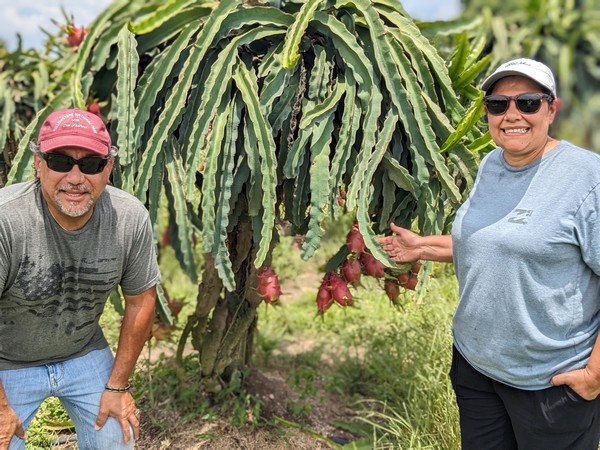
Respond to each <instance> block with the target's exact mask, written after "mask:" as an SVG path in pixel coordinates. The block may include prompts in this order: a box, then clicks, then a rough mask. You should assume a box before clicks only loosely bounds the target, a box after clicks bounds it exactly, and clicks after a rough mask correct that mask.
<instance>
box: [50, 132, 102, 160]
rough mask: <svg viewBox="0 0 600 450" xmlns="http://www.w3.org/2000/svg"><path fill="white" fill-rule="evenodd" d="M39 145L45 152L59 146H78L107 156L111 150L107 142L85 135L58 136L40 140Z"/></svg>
mask: <svg viewBox="0 0 600 450" xmlns="http://www.w3.org/2000/svg"><path fill="white" fill-rule="evenodd" d="M39 145H40V150H41V151H42V152H43V153H47V152H50V151H52V150H56V149H59V148H65V147H76V148H81V149H83V150H90V151H92V152H94V153H98V154H99V155H100V156H106V155H108V150H109V149H108V145H107V144H106V143H104V142H101V141H99V140H97V139H90V138H87V137H84V136H56V137H52V138H48V139H45V140H43V141H41V142H39Z"/></svg>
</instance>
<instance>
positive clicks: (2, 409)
mask: <svg viewBox="0 0 600 450" xmlns="http://www.w3.org/2000/svg"><path fill="white" fill-rule="evenodd" d="M13 436H17V437H18V438H21V439H25V430H23V424H22V423H21V421H20V420H19V418H18V417H17V415H16V414H15V411H14V410H13V409H12V408H11V407H10V406H9V405H4V406H0V450H7V449H8V445H9V444H10V441H11V439H12V437H13Z"/></svg>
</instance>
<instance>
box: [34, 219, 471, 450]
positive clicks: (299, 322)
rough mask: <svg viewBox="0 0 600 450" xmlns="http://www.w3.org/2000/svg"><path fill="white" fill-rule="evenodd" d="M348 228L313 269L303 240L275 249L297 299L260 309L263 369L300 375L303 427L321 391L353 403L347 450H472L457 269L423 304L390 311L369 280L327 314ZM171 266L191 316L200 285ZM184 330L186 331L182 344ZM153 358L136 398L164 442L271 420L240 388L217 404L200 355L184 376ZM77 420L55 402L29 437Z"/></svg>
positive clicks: (417, 301) (448, 269) (294, 379)
mask: <svg viewBox="0 0 600 450" xmlns="http://www.w3.org/2000/svg"><path fill="white" fill-rule="evenodd" d="M336 225H337V226H335V227H329V228H328V230H329V231H328V233H327V234H326V235H325V237H324V245H323V247H322V248H321V249H320V250H319V252H318V253H317V255H315V257H313V258H312V259H311V260H310V261H309V262H305V261H302V260H301V258H300V256H299V253H300V252H299V251H298V249H297V247H295V246H294V245H293V238H291V237H283V238H282V239H281V242H280V244H279V245H278V246H277V248H276V249H275V252H274V255H273V265H274V266H275V267H276V269H277V270H278V272H279V274H280V278H281V280H282V282H283V283H285V286H286V287H287V292H286V294H285V295H284V296H283V297H282V299H281V302H280V303H281V304H280V305H279V306H277V307H273V306H268V305H261V306H260V308H259V325H258V333H257V337H256V341H255V350H254V360H253V361H254V362H253V365H254V367H255V368H258V369H259V370H265V371H268V370H270V369H271V368H273V367H276V366H279V367H286V368H287V369H288V370H287V377H288V378H287V380H286V381H287V383H288V385H289V386H290V387H291V388H293V389H294V390H295V391H296V392H297V393H298V394H299V397H298V400H295V401H293V402H291V401H290V404H289V405H287V406H288V409H289V410H291V411H293V412H294V413H295V416H296V417H298V420H299V421H300V422H301V420H302V417H306V416H308V415H309V414H310V413H311V405H310V403H309V402H308V401H305V400H306V399H307V398H308V397H310V396H312V395H315V394H317V392H318V389H325V390H326V392H328V393H335V394H337V395H340V396H342V397H343V398H345V399H346V400H347V402H348V403H349V404H351V405H352V406H353V408H354V410H355V412H356V420H355V421H353V422H352V423H350V422H348V423H344V424H338V425H339V426H342V427H345V428H347V429H348V430H350V431H352V432H353V433H354V434H355V435H357V436H359V439H358V440H357V441H356V442H355V443H353V444H351V445H348V446H346V447H345V448H352V449H363V448H364V449H367V448H376V449H388V448H389V449H391V448H394V449H436V450H440V449H441V450H455V449H458V448H460V438H459V431H458V415H457V410H456V406H455V402H454V394H453V392H452V389H451V386H450V382H449V378H448V376H447V373H448V371H449V367H450V358H451V334H450V325H451V316H452V313H453V311H454V308H455V304H456V298H457V288H456V282H455V279H454V275H453V272H452V266H450V265H444V264H439V265H434V266H433V271H432V272H433V275H432V276H431V277H430V279H429V283H428V284H427V289H426V290H425V291H424V292H423V293H422V294H421V295H416V294H415V293H414V292H412V291H410V292H403V293H402V294H401V297H400V300H399V302H398V303H397V304H391V303H390V301H389V300H388V299H387V297H386V296H385V293H384V291H383V288H382V284H381V283H379V282H378V281H377V280H374V279H372V278H367V277H363V282H362V286H361V287H358V288H353V289H352V293H353V295H354V299H355V301H354V303H353V306H351V307H347V308H341V307H338V306H337V305H334V307H332V308H331V309H330V310H329V311H327V312H326V314H325V315H324V316H318V315H317V314H316V304H315V295H316V291H317V288H318V284H319V283H320V277H321V276H322V274H321V273H318V271H317V268H318V267H320V266H322V265H323V264H324V263H325V261H326V260H327V258H328V257H329V256H331V255H332V254H333V253H335V251H337V249H338V248H339V245H341V242H343V239H344V236H345V231H344V230H347V229H348V227H349V222H348V221H347V220H346V221H342V222H341V224H340V223H338V224H336ZM171 261H173V259H172V258H168V255H167V257H165V258H164V260H163V261H162V265H163V266H165V265H166V267H165V268H163V280H164V282H165V284H166V286H167V287H168V288H169V292H170V293H171V295H172V297H173V296H177V297H180V296H181V297H185V298H186V301H187V303H186V306H185V307H184V310H183V312H182V315H181V316H182V317H185V316H186V315H187V314H188V313H190V312H191V311H192V310H193V308H194V306H195V301H196V300H195V287H194V286H191V285H190V284H189V283H188V282H187V281H185V279H184V278H183V277H182V276H181V273H180V271H178V270H177V268H176V267H173V262H171ZM311 273H312V278H311V277H310V275H311ZM301 276H302V278H301ZM307 276H308V278H306V277H307ZM307 280H310V281H307ZM313 284H314V285H313ZM173 293H175V295H173ZM102 323H103V326H104V328H105V330H106V331H107V333H106V334H107V338H108V339H109V341H110V342H111V343H112V344H113V346H114V343H116V339H117V337H118V324H119V317H118V315H117V314H116V313H115V312H114V310H113V309H112V308H111V307H110V306H107V309H106V312H105V315H104V316H103V318H102ZM178 333H179V330H177V329H176V331H175V334H174V336H173V337H172V338H171V341H172V342H176V338H177V335H178ZM298 342H305V343H306V342H308V343H309V344H310V345H308V346H306V348H304V349H303V350H302V351H300V352H296V353H294V354H290V353H286V352H285V351H283V350H282V349H284V347H285V346H286V345H289V344H293V343H298ZM142 356H143V361H141V362H140V364H138V369H137V372H136V374H135V377H134V382H135V385H136V386H137V389H136V393H135V395H136V397H137V400H138V401H139V404H140V405H141V407H142V409H143V410H144V411H145V414H146V415H147V417H149V418H150V419H149V420H150V422H151V423H150V427H151V428H152V430H153V435H154V436H155V438H156V439H157V441H161V442H162V441H164V442H165V443H169V442H170V439H171V438H172V434H171V432H172V431H173V430H174V429H181V427H185V426H186V424H188V423H191V422H193V421H203V422H207V423H208V422H211V421H215V420H218V419H219V418H222V417H227V418H228V419H229V420H230V423H232V424H234V425H246V426H247V425H248V423H251V424H252V426H261V423H263V422H262V421H261V417H260V414H261V410H260V403H257V402H256V401H254V399H252V398H251V397H250V396H248V395H247V394H245V393H244V392H243V391H241V390H240V389H239V385H238V386H236V385H233V386H232V387H231V388H230V389H226V390H224V391H223V392H222V393H221V394H220V395H219V397H218V398H216V399H212V400H211V399H209V398H208V397H207V396H205V395H204V394H203V393H202V390H201V389H200V388H199V382H200V375H199V373H200V367H199V363H198V358H197V357H195V356H194V355H192V356H190V357H187V358H185V360H184V363H185V366H184V367H183V368H181V367H178V366H176V365H175V364H173V362H172V359H171V358H169V357H167V356H165V355H161V354H160V350H159V349H158V348H157V347H156V344H155V343H154V341H151V343H150V344H149V346H148V347H147V349H146V351H145V352H144V354H143V355H142ZM323 361H327V363H326V364H324V363H323ZM65 418H66V417H65V413H64V411H63V410H62V408H61V406H60V403H58V402H57V401H56V400H55V399H50V400H48V401H47V402H45V403H44V404H43V405H42V408H41V409H40V412H39V413H38V415H37V417H36V419H35V421H34V423H33V424H32V425H31V426H30V428H29V430H28V441H27V448H32V449H33V448H36V449H37V448H40V449H41V448H51V442H52V438H51V437H49V426H50V428H51V424H53V423H61V422H60V421H61V420H63V422H64V419H65ZM57 421H58V422H57ZM200 437H202V438H206V436H204V435H202V436H199V438H200ZM215 438H216V437H215ZM53 448H56V447H53ZM165 448H166V447H165Z"/></svg>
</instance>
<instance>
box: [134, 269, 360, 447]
mask: <svg viewBox="0 0 600 450" xmlns="http://www.w3.org/2000/svg"><path fill="white" fill-rule="evenodd" d="M321 276H322V274H317V273H310V272H306V273H304V274H300V275H299V276H298V277H297V278H296V279H295V280H293V281H291V282H289V283H286V284H284V285H283V286H282V290H283V292H284V293H286V294H287V295H285V296H284V297H282V300H283V301H293V298H292V296H293V297H296V296H299V295H302V294H303V293H304V292H307V291H311V292H316V287H318V284H319V278H320V277H321ZM292 293H294V294H292ZM285 297H287V298H286V299H284V298H285ZM313 347H314V343H313V342H312V341H310V340H308V339H300V340H297V341H294V342H293V343H289V344H288V345H282V346H281V347H280V348H279V349H278V352H280V353H288V354H298V353H302V352H307V351H310V350H312V349H313ZM321 363H322V364H323V368H324V369H326V368H327V367H328V366H329V365H330V363H331V361H330V360H327V359H326V358H324V359H322V361H321ZM289 372H290V368H289V367H285V366H284V365H282V364H279V365H277V363H276V362H275V363H274V364H273V365H272V366H271V367H269V368H267V369H265V368H261V369H259V368H253V369H251V371H250V374H249V377H248V378H247V379H246V380H245V382H244V392H246V393H248V394H250V395H251V396H252V397H253V398H255V399H257V400H258V401H260V404H261V409H260V422H261V425H260V426H252V425H247V426H244V427H234V426H232V425H231V424H230V422H229V421H228V420H227V419H226V418H219V419H217V420H211V421H208V420H202V419H197V420H194V421H187V420H184V418H183V417H180V416H179V415H178V414H177V413H176V412H170V413H168V414H167V413H166V412H162V413H160V412H156V411H154V412H144V413H143V414H142V418H141V438H140V440H139V441H138V443H137V445H136V449H143V450H163V449H174V450H175V449H177V450H193V449H210V450H234V449H235V450H280V449H281V450H286V449H294V450H304V449H307V450H308V449H310V450H320V449H333V448H335V447H336V445H335V443H337V444H343V443H347V442H351V441H354V440H356V437H355V436H353V435H352V434H350V433H349V432H347V431H345V430H344V429H341V428H338V427H336V426H335V425H334V422H335V421H344V422H353V419H354V413H353V410H352V405H351V404H349V399H348V398H343V397H341V396H339V395H336V394H333V393H331V392H328V391H327V390H326V389H325V387H324V386H320V385H319V383H318V381H316V382H315V381H314V380H313V382H312V384H313V387H314V388H316V389H315V390H313V391H312V392H311V394H307V393H306V392H302V393H299V392H298V391H296V390H295V389H293V388H292V387H291V386H290V384H289V383H288V382H287V381H286V380H287V379H288V378H289V377H288V375H289ZM298 405H302V411H301V413H300V414H298V411H297V410H295V409H294V407H295V406H296V407H297V406H298ZM154 414H156V415H157V416H154V417H153V416H152V415H154ZM254 419H255V418H252V417H248V418H247V422H249V423H252V421H253V420H254ZM157 420H160V421H161V422H163V423H164V422H165V421H168V423H169V424H170V427H169V429H168V431H167V432H165V430H164V426H162V427H161V426H157V425H156V421H157ZM265 422H266V423H268V425H265Z"/></svg>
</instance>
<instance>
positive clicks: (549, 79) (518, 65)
mask: <svg viewBox="0 0 600 450" xmlns="http://www.w3.org/2000/svg"><path fill="white" fill-rule="evenodd" d="M511 75H519V76H524V77H527V78H529V79H531V80H533V81H535V82H536V83H538V84H539V85H541V86H543V87H545V88H547V89H548V90H549V91H550V93H551V94H552V96H553V97H554V98H556V83H555V82H554V75H553V74H552V71H551V70H550V68H549V67H548V66H546V65H545V64H542V63H541V62H539V61H535V60H533V59H528V58H519V59H514V60H512V61H508V62H505V63H504V64H502V65H501V66H500V67H498V68H497V69H496V71H495V72H494V73H493V74H491V75H490V76H489V77H487V78H486V79H485V81H484V82H483V84H482V85H481V89H483V90H484V91H487V90H488V89H489V88H490V87H491V86H492V84H494V83H495V82H496V81H498V80H500V79H502V78H504V77H509V76H511Z"/></svg>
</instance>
